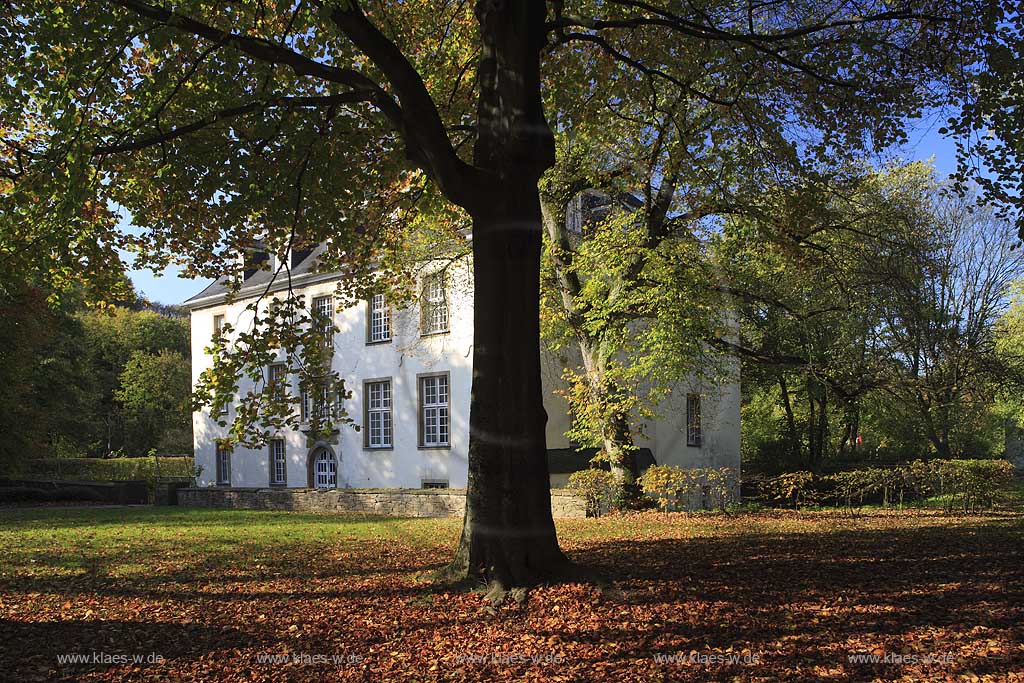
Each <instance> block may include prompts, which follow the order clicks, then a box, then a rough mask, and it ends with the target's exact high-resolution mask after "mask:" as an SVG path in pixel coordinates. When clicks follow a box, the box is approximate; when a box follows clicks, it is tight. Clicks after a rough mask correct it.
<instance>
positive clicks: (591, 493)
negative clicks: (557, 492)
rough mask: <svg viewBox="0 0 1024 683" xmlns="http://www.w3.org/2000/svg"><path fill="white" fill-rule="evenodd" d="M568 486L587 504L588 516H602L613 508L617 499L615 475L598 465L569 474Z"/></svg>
mask: <svg viewBox="0 0 1024 683" xmlns="http://www.w3.org/2000/svg"><path fill="white" fill-rule="evenodd" d="M568 488H569V490H570V491H572V492H573V493H574V494H576V495H577V496H579V497H580V498H582V499H583V500H584V501H585V502H586V505H587V517H600V516H601V515H603V514H604V513H606V512H608V510H610V509H611V507H612V503H613V502H614V500H615V495H616V488H617V487H616V486H615V477H614V476H613V475H612V473H611V472H609V471H607V470H602V469H599V468H596V467H591V468H589V469H585V470H580V471H579V472H573V473H572V474H570V475H569V484H568Z"/></svg>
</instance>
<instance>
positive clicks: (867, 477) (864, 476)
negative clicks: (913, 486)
mask: <svg viewBox="0 0 1024 683" xmlns="http://www.w3.org/2000/svg"><path fill="white" fill-rule="evenodd" d="M898 479H899V474H898V471H897V470H884V469H881V468H878V467H866V468H864V469H860V470H851V471H849V472H836V473H835V474H830V475H828V476H827V477H824V478H823V483H825V485H826V486H827V485H831V486H832V487H833V495H834V496H835V499H836V501H837V502H840V503H842V504H843V505H845V506H846V508H847V509H849V510H852V509H853V507H854V502H856V504H857V506H858V507H859V506H861V505H863V504H864V499H865V498H866V497H869V496H873V495H876V494H878V493H881V494H882V496H883V501H884V502H885V503H886V504H888V502H889V498H890V495H889V494H890V491H891V490H892V489H893V486H894V484H895V483H896V482H897V480H898Z"/></svg>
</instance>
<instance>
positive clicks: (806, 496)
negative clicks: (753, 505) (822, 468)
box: [759, 472, 816, 509]
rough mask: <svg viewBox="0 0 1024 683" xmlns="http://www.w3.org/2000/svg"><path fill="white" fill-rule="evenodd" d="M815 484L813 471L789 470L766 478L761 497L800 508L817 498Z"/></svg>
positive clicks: (782, 504) (777, 503)
mask: <svg viewBox="0 0 1024 683" xmlns="http://www.w3.org/2000/svg"><path fill="white" fill-rule="evenodd" d="M814 485H815V480H814V474H812V473H811V472H789V473H788V474H780V475H779V476H777V477H772V478H771V479H765V480H764V481H763V482H761V485H760V486H759V489H760V493H761V498H763V499H764V500H765V501H766V502H768V503H770V504H772V505H781V506H784V507H793V508H797V509H799V508H800V507H801V506H802V505H807V504H808V503H811V502H814V500H815V499H816V495H815V488H814Z"/></svg>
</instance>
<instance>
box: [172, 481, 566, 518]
mask: <svg viewBox="0 0 1024 683" xmlns="http://www.w3.org/2000/svg"><path fill="white" fill-rule="evenodd" d="M178 505H184V506H189V507H208V508H228V509H237V510H296V511H300V512H323V513H341V514H345V513H349V514H366V515H380V516H383V517H459V516H462V514H463V513H464V512H465V509H466V492H465V490H463V489H275V488H260V489H242V488H218V487H212V486H211V487H200V488H194V487H193V488H182V489H178ZM551 513H552V514H553V515H554V516H555V517H556V518H566V517H586V505H585V504H584V502H583V500H582V499H581V498H577V497H576V496H574V495H572V494H571V493H569V492H568V491H564V490H560V489H555V490H552V491H551Z"/></svg>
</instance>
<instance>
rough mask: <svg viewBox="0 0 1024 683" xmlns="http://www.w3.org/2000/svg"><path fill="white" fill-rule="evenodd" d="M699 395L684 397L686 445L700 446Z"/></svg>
mask: <svg viewBox="0 0 1024 683" xmlns="http://www.w3.org/2000/svg"><path fill="white" fill-rule="evenodd" d="M700 444H701V432H700V394H687V395H686V445H687V446H700Z"/></svg>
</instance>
